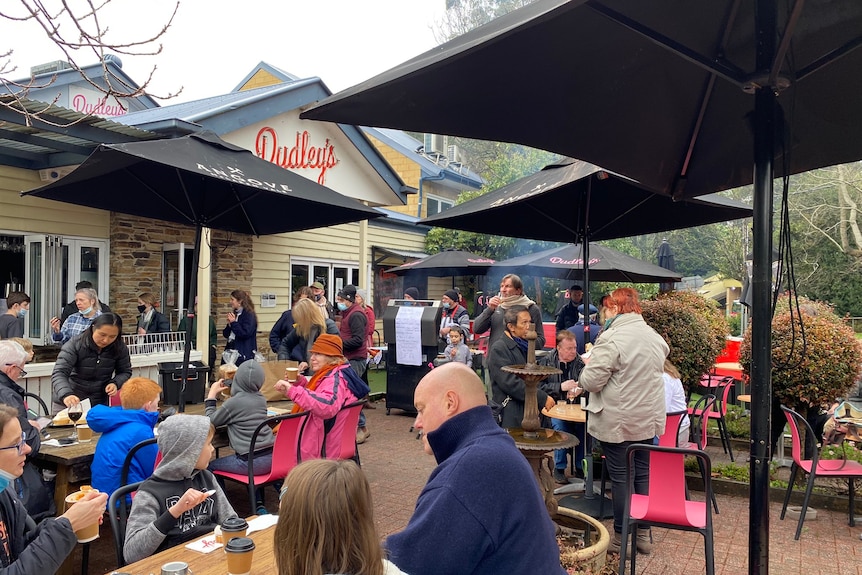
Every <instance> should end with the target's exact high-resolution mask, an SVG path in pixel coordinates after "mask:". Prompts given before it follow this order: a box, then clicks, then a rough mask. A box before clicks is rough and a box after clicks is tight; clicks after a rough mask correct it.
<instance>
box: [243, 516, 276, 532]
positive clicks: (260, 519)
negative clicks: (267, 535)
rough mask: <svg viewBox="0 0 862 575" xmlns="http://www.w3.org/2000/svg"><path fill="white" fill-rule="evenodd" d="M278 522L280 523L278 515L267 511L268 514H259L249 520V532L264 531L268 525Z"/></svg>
mask: <svg viewBox="0 0 862 575" xmlns="http://www.w3.org/2000/svg"><path fill="white" fill-rule="evenodd" d="M276 523H278V515H274V514H272V513H267V514H266V515H259V516H257V517H255V518H254V519H252V520H251V521H249V522H248V531H247V533H254V532H255V531H263V530H264V529H266V528H268V527H272V526H273V525H275V524H276Z"/></svg>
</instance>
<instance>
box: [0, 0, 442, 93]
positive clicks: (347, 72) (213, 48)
mask: <svg viewBox="0 0 862 575" xmlns="http://www.w3.org/2000/svg"><path fill="white" fill-rule="evenodd" d="M2 2H3V8H2V10H3V11H4V12H7V11H8V12H11V13H13V14H14V13H16V12H14V10H17V11H18V13H20V11H21V9H20V8H13V7H14V6H15V5H16V4H17V3H18V2H19V0H2ZM57 3H58V2H57V0H45V4H47V5H56V4H57ZM174 4H175V2H172V1H170V0H147V1H141V0H112V5H111V7H112V11H111V12H110V13H107V12H105V13H104V14H103V18H102V20H103V23H104V22H105V21H107V22H108V25H109V27H110V33H111V35H112V36H113V38H114V41H126V40H127V39H134V40H142V39H145V38H148V37H152V36H153V35H155V34H156V33H157V32H158V30H159V28H160V26H162V25H163V24H164V23H165V22H167V18H168V16H169V14H170V11H171V10H172V9H173V6H174ZM444 11H445V0H239V1H237V0H181V2H180V8H179V11H178V13H177V16H176V18H175V19H174V23H173V25H172V26H171V27H170V29H169V30H168V31H167V33H166V34H165V35H164V36H162V38H161V39H160V42H161V44H162V45H163V51H162V53H161V54H160V55H159V56H154V57H143V56H138V57H130V56H121V59H122V61H123V70H124V71H125V72H126V73H127V74H129V75H130V76H131V77H132V78H133V79H134V80H135V81H137V82H139V83H142V82H144V80H145V79H146V77H147V75H148V74H149V71H150V69H151V68H152V66H153V65H157V66H158V69H157V70H156V72H155V75H154V78H153V81H152V82H151V84H150V89H149V92H150V93H151V94H153V95H157V96H160V95H166V94H168V93H170V92H176V91H178V90H179V89H180V87H183V88H184V89H183V92H182V94H181V95H180V96H179V97H178V98H176V99H174V100H171V101H168V102H162V104H163V105H164V104H169V103H177V102H183V101H187V100H195V99H198V98H202V97H206V96H213V95H217V94H222V93H225V92H229V91H230V90H231V89H233V88H234V87H235V86H236V85H237V84H238V83H239V81H240V80H242V78H243V77H245V75H246V74H247V73H248V72H250V71H251V69H252V68H253V67H254V66H255V65H256V64H257V63H258V62H260V61H261V60H263V61H265V62H267V63H269V64H271V65H273V66H276V67H278V68H280V69H282V70H284V71H286V72H290V73H292V74H295V75H297V76H300V77H308V76H319V77H320V78H321V79H323V81H324V83H326V85H327V86H328V87H329V89H330V90H332V91H333V92H338V91H339V90H342V89H344V88H348V87H350V86H352V85H354V84H357V83H359V82H362V81H363V80H366V79H368V78H370V77H372V76H374V75H375V74H378V73H380V72H383V71H385V70H387V69H389V68H391V67H393V66H395V65H397V64H399V63H401V62H403V61H405V60H408V59H410V58H412V57H413V56H416V55H418V54H420V53H422V52H424V51H426V50H429V49H431V48H433V47H434V46H435V45H436V44H437V42H436V40H435V39H434V34H433V31H432V27H434V26H435V24H436V23H437V22H439V20H440V19H441V18H442V16H443V13H444ZM66 26H67V29H68V28H69V27H70V26H68V25H66ZM73 37H74V36H73ZM8 49H12V50H13V51H14V52H13V54H12V56H11V62H12V64H14V65H15V66H17V68H18V69H17V71H16V72H15V73H13V74H7V77H12V78H20V77H25V76H27V75H28V74H29V72H30V67H31V66H33V65H36V64H42V63H45V62H50V61H53V60H60V59H65V56H64V55H63V53H62V52H60V51H59V49H57V48H56V47H55V46H54V45H53V44H52V43H51V42H49V41H48V40H47V39H46V38H45V34H44V32H42V31H41V30H40V29H39V28H38V27H36V26H34V25H32V23H19V22H10V21H8V20H6V19H2V18H0V53H3V52H5V51H7V50H8ZM76 58H77V59H78V60H79V62H78V63H79V64H81V65H86V64H89V63H92V62H95V61H96V57H95V56H94V55H92V54H82V55H80V56H76Z"/></svg>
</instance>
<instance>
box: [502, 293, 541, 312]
mask: <svg viewBox="0 0 862 575" xmlns="http://www.w3.org/2000/svg"><path fill="white" fill-rule="evenodd" d="M534 303H536V302H534V301H533V300H531V299H530V298H528V297H527V296H525V295H524V294H520V295H507V296H506V297H501V298H500V307H501V308H503V309H509V308H510V307H512V306H515V305H522V306H524V307H530V306H531V305H533V304H534Z"/></svg>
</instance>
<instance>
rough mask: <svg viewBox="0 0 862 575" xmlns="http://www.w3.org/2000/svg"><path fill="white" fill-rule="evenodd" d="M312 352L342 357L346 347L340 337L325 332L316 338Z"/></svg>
mask: <svg viewBox="0 0 862 575" xmlns="http://www.w3.org/2000/svg"><path fill="white" fill-rule="evenodd" d="M311 353H319V354H322V355H329V356H332V357H341V356H343V355H344V347H343V344H342V342H341V338H340V337H338V336H337V335H332V334H331V333H324V334H321V335H320V337H318V338H317V339H316V340H314V344H312V346H311Z"/></svg>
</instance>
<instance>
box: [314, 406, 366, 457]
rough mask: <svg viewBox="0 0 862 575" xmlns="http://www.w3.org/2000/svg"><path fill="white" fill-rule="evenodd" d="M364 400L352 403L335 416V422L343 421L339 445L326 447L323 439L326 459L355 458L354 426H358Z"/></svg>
mask: <svg viewBox="0 0 862 575" xmlns="http://www.w3.org/2000/svg"><path fill="white" fill-rule="evenodd" d="M363 405H365V400H364V399H360V400H359V401H354V402H353V403H349V404H347V405H345V406H344V407H342V408H341V410H340V411H339V412H338V414H337V415H336V416H335V418H336V421H337V422H340V421H341V420H344V425H343V427H342V429H343V432H342V434H341V444H340V445H332V446H330V445H327V441H326V439H327V438H325V437H324V439H323V445H324V448H325V449H326V451H325V454H326V458H327V459H353V458H354V457H355V456H356V426H357V425H358V424H359V414H360V412H361V411H362V406H363Z"/></svg>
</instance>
